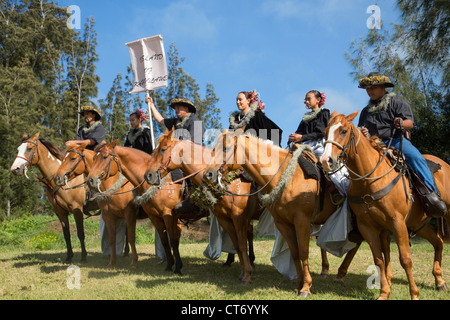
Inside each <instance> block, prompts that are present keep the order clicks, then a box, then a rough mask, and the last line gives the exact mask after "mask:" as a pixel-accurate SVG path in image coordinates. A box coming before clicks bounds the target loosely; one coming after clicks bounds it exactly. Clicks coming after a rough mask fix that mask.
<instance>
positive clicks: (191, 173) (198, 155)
mask: <svg viewBox="0 0 450 320" xmlns="http://www.w3.org/2000/svg"><path fill="white" fill-rule="evenodd" d="M172 137H173V130H172V131H170V132H169V131H168V130H166V132H165V133H164V135H162V136H161V137H160V138H159V139H158V147H157V148H156V149H155V150H154V151H153V156H152V159H151V161H150V162H149V163H148V167H147V172H146V173H145V179H146V180H147V182H148V183H150V184H160V179H161V177H164V176H166V175H167V174H168V173H169V172H171V171H173V170H175V169H178V168H179V169H181V170H182V171H183V173H184V174H185V175H186V176H188V177H189V179H191V180H192V182H193V183H194V184H195V185H197V186H200V185H202V184H204V182H203V179H202V175H203V168H205V167H206V166H207V164H208V163H209V161H210V158H211V154H212V150H211V149H209V148H206V147H203V146H201V145H198V144H195V143H194V142H192V141H190V140H173V138H172ZM227 190H228V191H230V192H232V193H234V194H241V195H244V194H247V193H250V190H251V182H248V181H246V180H244V179H242V178H241V177H239V176H237V177H236V178H233V179H232V181H229V185H228V187H227ZM213 194H214V191H213V192H211V193H210V195H213ZM219 197H220V196H219ZM213 201H214V202H215V204H212V205H211V208H210V209H211V211H212V212H213V214H214V215H215V216H216V217H217V220H218V221H219V224H220V225H221V226H222V227H223V228H224V230H225V231H226V232H227V233H228V235H229V236H230V239H231V241H232V242H233V245H234V248H235V249H236V252H237V254H238V256H239V262H240V264H241V268H242V272H241V275H240V277H239V278H240V279H241V281H242V283H244V284H245V283H249V282H250V281H251V273H252V266H251V262H252V261H251V259H250V257H249V254H248V252H247V240H248V242H249V250H250V256H252V252H253V241H252V240H253V234H252V230H251V228H249V227H251V224H250V223H251V219H258V218H259V217H260V215H261V213H262V212H263V211H264V207H261V206H260V205H259V202H258V199H257V197H256V195H254V196H250V197H248V196H233V195H231V194H225V195H224V196H223V197H221V198H220V199H217V198H214V200H213ZM252 258H253V259H254V255H253V256H252Z"/></svg>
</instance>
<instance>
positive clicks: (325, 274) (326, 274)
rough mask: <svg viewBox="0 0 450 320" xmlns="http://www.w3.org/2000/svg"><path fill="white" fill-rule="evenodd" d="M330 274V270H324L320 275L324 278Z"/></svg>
mask: <svg viewBox="0 0 450 320" xmlns="http://www.w3.org/2000/svg"><path fill="white" fill-rule="evenodd" d="M329 275H330V274H329V273H328V272H322V273H321V274H320V276H321V277H322V278H328V276H329Z"/></svg>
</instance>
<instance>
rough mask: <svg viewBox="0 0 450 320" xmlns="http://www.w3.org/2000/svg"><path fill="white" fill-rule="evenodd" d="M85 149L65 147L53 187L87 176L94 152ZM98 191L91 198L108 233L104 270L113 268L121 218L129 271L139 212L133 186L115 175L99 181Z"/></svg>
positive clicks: (133, 257)
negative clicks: (95, 201) (106, 257)
mask: <svg viewBox="0 0 450 320" xmlns="http://www.w3.org/2000/svg"><path fill="white" fill-rule="evenodd" d="M86 146H87V143H86V144H82V145H73V146H69V148H68V149H67V150H66V153H65V156H64V160H63V162H62V163H61V166H60V167H59V168H58V170H57V171H56V173H55V182H56V184H57V185H59V186H64V185H68V183H69V182H70V183H71V181H72V179H74V178H75V177H78V176H80V175H87V174H88V173H89V168H91V167H92V163H93V158H94V155H95V152H94V151H92V150H89V149H85V148H86ZM122 177H123V176H122ZM73 187H74V186H73V185H72V188H73ZM75 187H76V186H75ZM101 188H102V189H103V190H104V191H105V194H104V195H103V194H96V196H97V197H95V196H94V198H95V199H97V204H98V206H99V208H100V209H101V210H102V218H103V220H104V221H105V226H106V229H107V230H108V238H109V245H110V248H111V254H110V260H109V264H108V267H109V268H113V267H114V266H115V264H116V250H115V248H116V221H117V219H119V218H125V220H126V223H127V238H128V242H129V244H130V246H131V252H132V262H131V267H132V268H135V267H136V263H137V261H138V255H137V253H136V245H135V242H136V241H135V239H136V236H135V234H136V218H137V211H138V210H139V208H137V207H136V206H135V205H134V203H133V194H132V190H133V185H132V184H131V183H129V182H128V180H126V179H125V178H121V176H120V175H119V174H116V175H114V176H113V175H111V176H110V177H109V178H108V179H105V180H103V181H102V184H101Z"/></svg>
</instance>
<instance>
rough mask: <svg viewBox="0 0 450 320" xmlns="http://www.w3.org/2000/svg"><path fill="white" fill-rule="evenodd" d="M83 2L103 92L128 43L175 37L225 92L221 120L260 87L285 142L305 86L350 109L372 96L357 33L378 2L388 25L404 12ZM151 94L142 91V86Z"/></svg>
mask: <svg viewBox="0 0 450 320" xmlns="http://www.w3.org/2000/svg"><path fill="white" fill-rule="evenodd" d="M58 3H59V5H60V6H69V5H78V6H79V7H80V10H81V21H82V24H84V22H85V21H86V18H87V17H88V16H93V17H94V19H95V21H96V30H97V33H98V38H97V41H98V45H97V53H98V55H99V59H100V60H99V61H98V63H97V74H98V75H99V76H100V78H101V82H100V83H99V85H98V86H99V93H98V98H100V99H101V98H104V97H106V94H107V93H108V91H109V89H110V88H111V86H112V82H113V80H114V78H115V77H116V75H117V74H118V73H119V72H122V73H123V74H124V73H126V67H127V66H128V65H129V64H130V55H129V51H128V48H127V47H126V45H125V43H126V42H130V41H134V40H137V39H140V38H145V37H150V36H153V35H157V34H161V35H162V36H163V38H164V46H165V49H166V52H167V50H168V48H169V45H170V44H171V43H175V44H176V47H177V49H178V51H179V54H180V56H183V57H185V58H186V60H185V61H184V63H183V64H182V67H183V69H184V70H185V71H186V72H188V73H189V74H190V75H192V77H194V78H195V79H196V80H197V83H198V84H199V85H200V87H201V89H202V92H201V95H202V96H204V89H205V87H206V83H207V82H211V83H212V84H213V85H214V89H215V92H216V94H217V96H218V98H219V99H220V101H219V103H218V107H219V108H220V109H221V118H222V126H223V127H224V128H225V127H228V116H229V114H230V113H231V112H232V111H235V110H237V108H236V104H235V100H236V95H237V93H238V92H240V91H243V90H253V89H256V90H257V91H258V92H259V93H260V96H261V99H262V100H263V102H264V103H265V104H266V114H267V115H268V116H269V117H270V118H271V119H272V120H274V121H275V122H276V123H277V124H278V125H279V126H280V127H281V128H282V129H283V143H284V142H285V141H286V140H287V136H288V135H289V134H290V133H292V132H294V131H295V130H296V128H297V126H298V124H299V122H300V120H301V118H302V116H303V114H304V113H305V112H306V111H307V110H306V108H305V106H304V103H303V101H304V97H305V94H306V93H307V92H308V91H309V90H311V89H317V90H320V91H322V92H324V93H325V94H326V96H327V100H326V105H325V106H326V107H327V108H328V109H330V110H331V111H333V110H336V111H338V112H339V113H344V114H349V113H351V112H354V111H356V110H360V109H362V108H363V107H364V106H365V105H366V103H367V100H368V97H367V94H366V92H365V91H364V90H362V89H358V88H357V84H356V83H355V82H354V81H353V79H352V77H351V76H350V72H351V71H353V70H352V68H351V66H350V64H349V63H348V61H347V60H346V58H345V51H348V50H349V47H350V43H351V42H352V41H353V40H355V39H357V38H360V37H364V36H365V35H366V34H367V32H368V28H367V26H366V21H367V19H368V18H369V17H370V16H371V14H370V13H367V12H366V11H367V8H368V7H369V6H370V5H378V7H379V8H380V13H381V19H382V21H383V28H384V27H388V26H389V25H391V23H392V22H399V21H400V12H399V10H398V9H397V8H396V6H395V3H396V1H392V0H379V1H375V0H315V1H309V0H259V1H256V0H239V1H235V0H226V1H225V0H165V1H161V0H137V1H134V0H133V1H131V0H130V1H118V0H110V1H103V0H94V1H92V0H89V1H85V0H82V1H76V0H64V1H58ZM142 99H144V94H142Z"/></svg>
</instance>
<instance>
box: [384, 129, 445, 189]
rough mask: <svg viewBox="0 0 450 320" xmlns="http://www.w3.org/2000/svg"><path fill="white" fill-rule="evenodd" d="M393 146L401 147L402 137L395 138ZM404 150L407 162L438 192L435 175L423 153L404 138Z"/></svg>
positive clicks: (387, 141) (386, 141)
mask: <svg viewBox="0 0 450 320" xmlns="http://www.w3.org/2000/svg"><path fill="white" fill-rule="evenodd" d="M384 143H386V145H387V144H389V140H384ZM391 146H393V147H395V148H396V149H399V148H400V138H394V139H393V140H392V144H391ZM402 152H403V154H404V155H405V158H406V162H407V163H408V165H409V166H410V167H411V169H413V171H414V172H415V173H416V174H417V175H418V176H419V178H420V179H422V181H423V182H425V184H426V185H427V187H428V188H430V190H433V191H434V192H436V186H435V185H434V180H433V176H432V174H431V171H430V169H429V168H428V165H427V161H426V160H425V158H424V157H423V156H422V154H421V153H420V152H419V150H417V148H416V147H414V146H413V145H412V143H411V141H409V140H407V139H403V145H402Z"/></svg>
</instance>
